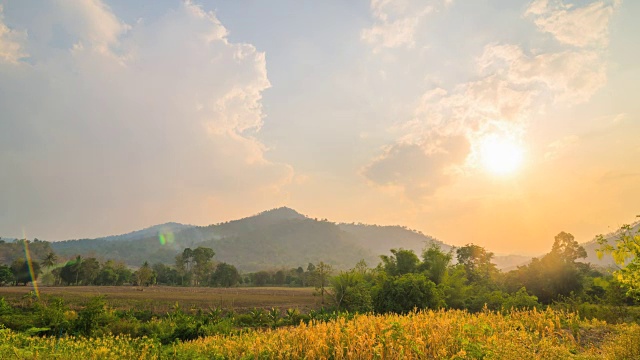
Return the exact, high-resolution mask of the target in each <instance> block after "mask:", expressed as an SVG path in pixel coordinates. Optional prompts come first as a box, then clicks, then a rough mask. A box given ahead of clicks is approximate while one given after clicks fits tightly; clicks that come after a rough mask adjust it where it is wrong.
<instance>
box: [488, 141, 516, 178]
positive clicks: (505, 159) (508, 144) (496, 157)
mask: <svg viewBox="0 0 640 360" xmlns="http://www.w3.org/2000/svg"><path fill="white" fill-rule="evenodd" d="M523 158H524V151H523V149H522V146H521V145H520V144H518V143H517V142H516V141H514V140H513V139H511V138H508V137H505V136H498V135H495V134H494V135H488V136H485V137H484V138H483V139H482V140H481V142H480V161H481V162H482V166H483V167H484V168H485V169H486V170H487V171H489V172H491V173H493V174H496V175H508V174H512V173H514V172H515V171H516V170H518V168H520V166H521V165H522V160H523Z"/></svg>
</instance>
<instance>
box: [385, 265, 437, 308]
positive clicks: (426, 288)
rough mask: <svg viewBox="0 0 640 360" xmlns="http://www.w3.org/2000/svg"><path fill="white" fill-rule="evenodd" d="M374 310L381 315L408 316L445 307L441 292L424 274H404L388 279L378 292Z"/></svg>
mask: <svg viewBox="0 0 640 360" xmlns="http://www.w3.org/2000/svg"><path fill="white" fill-rule="evenodd" d="M373 305H374V309H375V310H376V311H377V312H379V313H386V312H394V313H400V314H406V313H408V312H410V311H412V310H414V309H426V308H430V309H437V308H439V307H442V306H443V305H444V302H443V296H442V293H441V291H440V290H439V289H438V288H437V287H436V285H435V284H434V283H433V281H431V280H428V279H427V277H426V276H424V274H412V273H410V274H404V275H402V276H399V277H390V278H388V279H386V280H385V281H384V282H383V283H382V286H381V289H380V290H379V291H378V293H377V295H376V297H375V299H374V302H373Z"/></svg>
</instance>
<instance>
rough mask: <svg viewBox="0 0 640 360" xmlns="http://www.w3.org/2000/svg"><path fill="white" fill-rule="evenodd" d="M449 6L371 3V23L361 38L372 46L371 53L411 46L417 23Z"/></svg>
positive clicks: (391, 0)
mask: <svg viewBox="0 0 640 360" xmlns="http://www.w3.org/2000/svg"><path fill="white" fill-rule="evenodd" d="M450 3H451V0H446V1H441V0H438V1H414V0H401V1H396V0H371V3H370V7H371V13H372V15H373V17H374V19H375V23H374V25H373V26H372V27H370V28H367V29H364V30H363V31H362V33H361V38H362V40H363V41H364V42H366V43H368V44H370V45H372V46H373V49H374V52H378V51H380V50H381V49H383V48H398V47H413V46H414V45H415V40H414V35H415V33H416V30H417V27H418V25H419V23H420V21H421V20H422V19H423V18H424V17H426V16H427V15H428V14H430V13H432V12H434V11H436V10H437V9H439V8H442V7H444V6H448V5H449V4H450Z"/></svg>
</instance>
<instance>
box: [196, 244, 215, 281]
mask: <svg viewBox="0 0 640 360" xmlns="http://www.w3.org/2000/svg"><path fill="white" fill-rule="evenodd" d="M192 254H193V262H194V265H193V275H194V279H195V285H196V286H197V285H199V284H200V283H203V284H207V283H209V281H207V280H208V278H209V276H210V274H211V272H212V270H213V263H212V261H211V259H213V257H214V256H215V254H216V253H215V252H214V251H213V249H210V248H207V247H202V246H199V247H197V248H196V249H195V250H193V252H192Z"/></svg>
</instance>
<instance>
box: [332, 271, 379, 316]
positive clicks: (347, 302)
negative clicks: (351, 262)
mask: <svg viewBox="0 0 640 360" xmlns="http://www.w3.org/2000/svg"><path fill="white" fill-rule="evenodd" d="M331 288H332V290H331V294H332V297H333V301H334V303H335V305H336V307H337V308H338V310H342V311H349V312H359V313H366V312H369V311H372V310H373V300H372V298H371V291H370V285H369V284H368V283H367V281H366V280H365V277H364V274H363V273H362V272H359V271H357V270H356V269H352V270H349V271H344V272H341V273H340V274H339V275H337V276H334V277H332V278H331Z"/></svg>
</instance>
